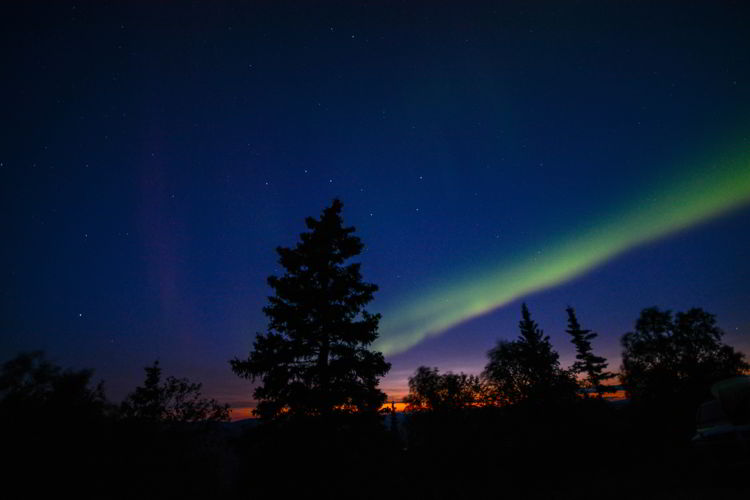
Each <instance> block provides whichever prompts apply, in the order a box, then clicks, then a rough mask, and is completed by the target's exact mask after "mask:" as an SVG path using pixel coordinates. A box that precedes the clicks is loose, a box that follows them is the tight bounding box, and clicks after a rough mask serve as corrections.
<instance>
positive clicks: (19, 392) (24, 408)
mask: <svg viewBox="0 0 750 500" xmlns="http://www.w3.org/2000/svg"><path fill="white" fill-rule="evenodd" d="M92 375H93V371H91V370H79V371H75V370H69V369H68V370H63V369H62V368H61V367H59V366H57V365H56V364H54V363H52V362H50V361H48V360H46V359H45V357H44V353H43V352H42V351H34V352H30V353H21V354H19V355H18V356H16V357H15V358H13V359H11V360H9V361H7V362H6V363H4V364H3V366H2V369H0V418H2V419H3V420H17V421H20V420H24V421H26V422H28V421H30V420H36V419H39V418H45V419H48V418H55V419H56V420H57V421H72V420H76V421H79V422H80V421H84V420H90V419H96V418H99V417H100V416H102V415H103V413H104V411H105V410H106V406H107V403H106V399H105V397H104V388H103V384H102V383H99V384H98V385H96V386H94V387H90V385H89V384H90V382H91V376H92Z"/></svg>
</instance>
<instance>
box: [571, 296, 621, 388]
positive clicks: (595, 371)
mask: <svg viewBox="0 0 750 500" xmlns="http://www.w3.org/2000/svg"><path fill="white" fill-rule="evenodd" d="M565 311H566V312H567V313H568V329H567V330H565V331H566V332H567V333H568V334H569V335H570V336H571V339H570V341H571V342H572V343H573V344H574V345H575V346H576V361H575V363H573V367H572V372H573V373H574V374H581V375H584V376H585V378H584V387H585V388H587V389H593V390H595V391H596V392H597V394H599V395H600V396H601V393H602V391H603V390H604V388H603V386H602V381H604V380H607V379H609V378H612V377H614V374H612V373H610V372H608V371H605V370H606V369H607V364H608V363H607V360H606V359H605V358H603V357H601V356H596V355H595V354H594V351H593V349H592V347H591V341H592V340H593V339H595V338H596V337H597V334H596V333H595V332H592V331H591V330H585V329H583V328H581V325H580V323H578V318H577V317H576V312H575V310H574V309H573V308H572V307H568V308H567V309H565Z"/></svg>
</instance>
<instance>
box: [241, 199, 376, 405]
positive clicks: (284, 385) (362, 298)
mask: <svg viewBox="0 0 750 500" xmlns="http://www.w3.org/2000/svg"><path fill="white" fill-rule="evenodd" d="M341 208H342V204H341V202H340V201H339V200H337V199H336V200H334V201H333V203H332V205H331V206H330V207H327V208H325V209H324V210H323V213H322V215H321V217H320V220H316V219H315V218H313V217H308V218H307V219H306V220H305V223H306V225H307V228H308V229H309V231H308V232H304V233H302V234H301V235H300V241H299V242H298V243H297V245H296V246H295V247H294V248H285V247H279V248H277V249H276V251H277V253H278V254H279V263H280V264H281V266H282V267H283V268H284V269H285V271H286V272H285V274H284V275H283V276H281V277H276V276H271V277H269V278H268V284H269V285H270V286H271V288H273V290H274V292H275V295H274V296H271V297H269V302H270V303H269V305H268V306H266V307H265V308H264V309H263V311H264V312H265V314H266V316H268V318H269V326H268V328H269V331H268V333H265V334H262V333H261V334H258V335H257V337H256V339H255V342H254V344H253V350H252V351H251V353H250V355H249V356H248V358H247V359H245V360H240V359H234V360H232V361H231V366H232V370H233V371H234V372H235V373H236V374H237V375H240V376H242V377H246V378H249V379H251V380H253V381H255V380H257V379H259V380H260V382H261V384H260V385H259V386H258V387H256V389H255V391H254V393H253V395H254V397H255V399H256V401H258V406H257V408H256V410H255V414H256V415H259V416H260V417H262V418H264V419H272V418H275V417H279V416H281V415H284V414H290V415H293V416H294V415H303V416H311V415H331V414H332V413H333V412H334V411H336V412H351V411H354V410H358V411H369V412H375V411H377V410H378V408H380V406H381V405H382V404H383V403H384V402H385V399H386V396H385V394H384V393H383V392H382V391H380V390H379V389H378V388H377V384H378V379H379V377H381V376H383V375H385V373H386V372H387V371H388V370H389V368H390V364H389V363H387V362H386V361H385V359H384V358H383V355H382V354H381V353H379V352H374V351H371V350H369V349H368V347H369V346H370V344H371V343H372V342H373V341H374V340H375V339H376V338H377V336H378V333H377V329H378V322H379V320H380V315H379V314H370V313H368V312H367V311H366V310H365V309H364V307H365V305H366V304H367V303H369V302H370V301H371V300H372V299H373V293H374V292H375V291H377V289H378V287H377V286H376V285H374V284H370V283H365V282H363V281H362V276H361V274H360V264H359V263H352V264H348V265H345V264H344V263H345V262H346V261H347V260H348V259H350V258H351V257H354V256H356V255H358V254H359V253H360V252H361V251H362V248H363V244H362V242H361V241H360V239H359V238H358V237H356V236H354V235H353V234H352V233H354V231H355V229H354V228H353V227H344V226H343V225H342V224H343V221H342V219H341V215H340V214H341Z"/></svg>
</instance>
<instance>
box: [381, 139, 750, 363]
mask: <svg viewBox="0 0 750 500" xmlns="http://www.w3.org/2000/svg"><path fill="white" fill-rule="evenodd" d="M749 201H750V158H748V155H747V153H744V154H740V155H737V156H735V157H734V158H730V159H727V158H724V159H721V160H719V161H716V159H714V161H712V162H705V163H704V166H703V168H698V169H692V170H691V171H689V172H683V173H682V175H681V176H680V177H679V178H677V179H675V180H674V181H673V182H671V183H670V185H668V186H664V187H662V188H661V189H659V187H658V186H648V189H647V190H646V192H643V193H640V194H639V196H638V202H637V203H634V204H632V205H631V206H629V207H626V209H624V210H620V211H616V212H614V213H610V214H609V216H607V217H606V218H603V219H601V220H600V221H593V222H594V223H592V224H590V225H589V226H588V229H584V230H583V231H581V232H579V233H578V234H573V235H569V236H567V237H563V238H560V239H559V240H558V241H555V242H552V244H550V245H549V246H548V247H547V250H545V253H544V254H541V255H536V254H532V255H528V254H527V255H525V256H521V257H519V258H516V259H514V260H513V261H512V262H508V263H504V264H497V263H494V264H491V265H487V266H485V267H484V268H483V269H481V270H478V271H477V270H475V271H474V272H467V273H465V274H464V275H463V276H459V277H458V279H454V280H451V282H450V283H447V284H445V285H442V286H437V287H434V288H433V289H431V290H426V291H424V290H423V291H421V292H420V293H418V294H415V295H414V297H412V298H411V299H407V300H404V301H402V302H400V304H399V305H398V306H396V307H393V308H389V309H387V310H386V311H384V314H383V320H382V321H381V325H380V326H381V328H380V331H381V335H380V338H379V339H378V340H377V341H376V344H375V346H374V348H375V349H377V350H379V351H381V352H383V353H384V354H386V355H391V354H398V353H401V352H404V351H406V350H408V349H410V348H411V347H414V346H415V345H417V344H418V343H420V342H421V341H422V340H424V339H426V338H428V337H431V336H436V335H440V334H441V333H443V332H445V331H446V330H448V329H449V328H451V327H453V326H456V325H457V324H459V323H461V322H463V321H466V320H469V319H471V318H474V317H477V316H479V315H482V314H484V313H487V312H489V311H492V310H494V309H496V308H498V307H501V306H503V305H506V304H508V303H509V302H511V301H513V300H516V299H518V298H520V297H523V296H525V295H528V294H530V293H533V292H537V291H540V290H544V289H547V288H551V287H554V286H557V285H560V284H562V283H565V282H566V281H569V280H571V279H573V278H576V277H578V276H580V275H582V274H583V273H585V272H587V271H589V270H591V269H592V268H594V267H596V266H598V265H600V264H602V263H604V262H606V261H608V260H609V259H612V258H613V257H615V256H617V255H618V254H621V253H623V252H625V251H627V250H629V249H632V248H633V247H636V246H638V245H642V244H644V243H647V242H651V241H654V240H656V239H658V238H662V237H664V236H667V235H669V234H673V233H675V232H677V231H680V230H682V229H685V228H688V227H690V226H693V225H696V224H699V223H701V222H704V221H706V220H709V219H711V218H713V217H716V216H718V215H721V214H723V213H726V212H728V211H731V210H733V209H736V208H738V207H741V206H743V205H744V204H746V203H748V202H749Z"/></svg>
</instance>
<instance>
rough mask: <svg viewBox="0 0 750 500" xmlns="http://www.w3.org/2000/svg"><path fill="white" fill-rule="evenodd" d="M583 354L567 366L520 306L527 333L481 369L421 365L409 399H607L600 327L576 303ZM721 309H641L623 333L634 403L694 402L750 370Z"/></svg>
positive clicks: (440, 406)
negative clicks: (720, 319)
mask: <svg viewBox="0 0 750 500" xmlns="http://www.w3.org/2000/svg"><path fill="white" fill-rule="evenodd" d="M566 312H567V315H568V328H567V329H566V332H567V333H568V334H569V335H570V338H571V342H572V343H573V344H574V346H575V350H576V361H575V362H574V363H573V365H572V366H570V367H569V368H567V369H564V368H561V367H560V363H559V356H558V353H557V352H556V351H555V350H554V349H553V348H552V345H551V344H550V340H549V337H548V336H545V335H544V333H543V331H542V330H541V329H540V328H539V327H538V325H537V324H536V322H535V321H533V320H532V319H531V314H530V312H529V309H528V307H527V306H526V304H522V305H521V321H520V323H519V329H520V335H519V336H518V338H517V339H515V340H512V341H508V340H500V341H498V343H497V345H496V346H495V347H494V348H493V349H491V350H490V351H489V352H488V354H487V356H488V358H489V360H488V362H487V365H486V366H485V368H484V371H483V372H482V374H481V375H480V376H479V377H477V376H474V375H467V374H464V373H459V374H455V373H451V372H447V373H444V374H440V373H439V370H438V369H437V368H429V367H425V366H421V367H419V368H417V370H416V372H415V374H414V375H413V376H412V377H410V379H409V394H408V395H407V396H406V398H405V402H406V403H407V409H408V410H411V411H425V410H433V411H443V410H446V409H451V410H455V409H462V408H469V407H476V406H482V405H494V406H505V405H514V404H529V405H548V404H559V403H562V402H566V401H567V402H570V401H573V400H575V399H576V398H578V397H588V395H589V394H592V395H593V397H596V398H601V397H602V396H603V395H604V394H605V393H606V392H608V386H607V385H605V382H606V381H607V380H610V379H613V378H615V377H616V376H617V375H615V374H614V373H611V372H609V371H607V366H608V363H607V361H606V359H605V358H603V357H601V356H597V355H596V354H594V351H593V347H592V345H591V341H592V340H593V339H595V338H596V337H597V334H596V333H595V332H592V331H591V330H588V329H584V328H583V327H582V326H581V324H580V323H579V321H578V318H577V317H576V313H575V310H574V309H573V308H572V307H568V308H567V309H566ZM723 335H724V334H723V332H722V331H721V329H719V327H718V326H717V325H716V317H715V315H713V314H711V313H708V312H706V311H704V310H703V309H700V308H693V309H690V310H688V311H686V312H678V313H677V314H675V315H673V314H672V312H671V311H663V310H660V309H659V308H657V307H651V308H647V309H644V310H643V311H641V314H640V317H639V318H638V319H637V321H636V323H635V329H634V331H632V332H628V333H626V334H625V335H623V337H622V338H621V344H622V347H623V352H622V366H621V369H620V373H619V380H620V383H621V384H622V386H623V388H624V390H625V392H626V394H627V397H628V398H629V399H630V400H631V401H632V402H633V403H634V404H646V405H648V404H651V405H656V404H658V405H660V406H665V407H666V406H674V405H676V404H678V403H679V406H687V407H688V408H693V411H694V409H695V407H696V406H697V404H698V403H699V402H700V401H701V400H703V399H705V398H706V397H708V396H709V388H710V386H711V385H712V384H713V383H715V382H717V381H719V380H722V379H725V378H729V377H734V376H738V375H742V374H745V373H747V371H748V369H749V368H750V365H748V363H747V362H746V361H745V358H744V355H743V354H742V353H741V352H739V351H736V350H735V349H734V348H733V347H731V346H729V345H727V344H724V343H723V342H722V337H723Z"/></svg>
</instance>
